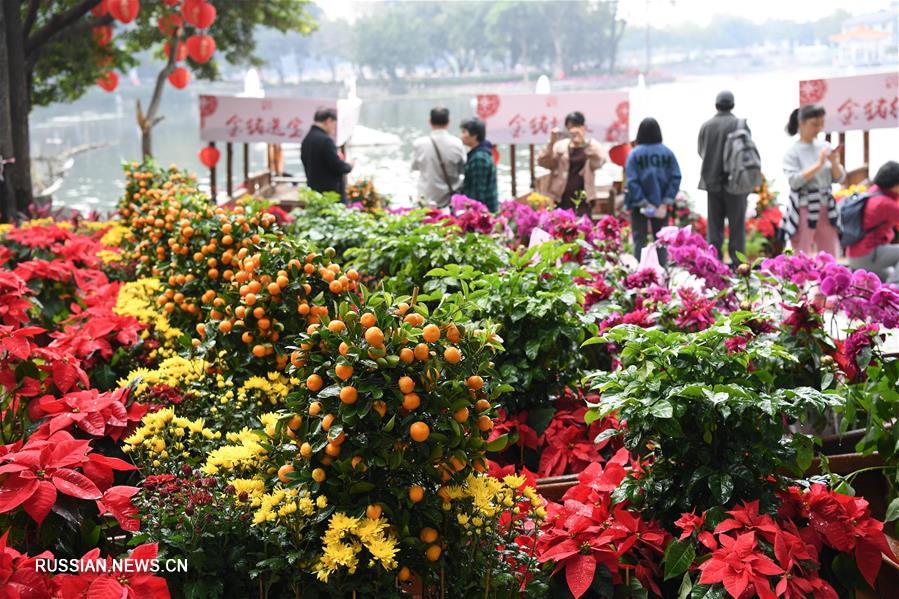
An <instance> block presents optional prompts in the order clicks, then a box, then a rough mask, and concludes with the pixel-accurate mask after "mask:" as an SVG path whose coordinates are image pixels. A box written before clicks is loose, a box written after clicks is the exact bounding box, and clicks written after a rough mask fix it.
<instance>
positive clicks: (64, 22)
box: [25, 0, 100, 56]
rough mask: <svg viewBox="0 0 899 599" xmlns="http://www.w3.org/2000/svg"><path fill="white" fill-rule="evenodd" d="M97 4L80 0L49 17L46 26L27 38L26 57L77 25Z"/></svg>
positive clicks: (93, 0) (95, 1)
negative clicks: (67, 8)
mask: <svg viewBox="0 0 899 599" xmlns="http://www.w3.org/2000/svg"><path fill="white" fill-rule="evenodd" d="M98 4H100V0H82V2H79V3H78V4H76V5H75V6H73V7H72V8H70V9H69V10H67V11H65V12H62V13H57V14H55V15H53V16H52V17H50V20H49V21H47V24H46V25H44V26H43V27H41V28H40V29H38V30H37V31H36V32H34V35H29V36H28V39H27V40H26V42H25V54H26V56H30V55H31V54H32V53H34V52H36V51H37V50H39V49H40V48H41V47H42V46H43V45H44V44H46V43H47V42H49V41H50V40H51V39H53V38H54V37H55V36H56V35H57V34H59V33H60V32H61V31H64V30H65V29H67V28H68V27H71V26H72V25H73V24H75V23H77V22H78V20H79V19H81V18H82V17H84V15H86V14H87V13H88V12H90V10H91V9H92V8H94V7H95V6H97V5H98Z"/></svg>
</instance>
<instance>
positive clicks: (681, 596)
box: [677, 572, 693, 599]
mask: <svg viewBox="0 0 899 599" xmlns="http://www.w3.org/2000/svg"><path fill="white" fill-rule="evenodd" d="M692 591H693V580H692V579H691V578H690V573H689V572H687V573H686V574H684V579H683V580H681V583H680V589H678V591H677V599H688V597H690V593H691V592H692Z"/></svg>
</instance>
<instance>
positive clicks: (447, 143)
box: [412, 129, 466, 206]
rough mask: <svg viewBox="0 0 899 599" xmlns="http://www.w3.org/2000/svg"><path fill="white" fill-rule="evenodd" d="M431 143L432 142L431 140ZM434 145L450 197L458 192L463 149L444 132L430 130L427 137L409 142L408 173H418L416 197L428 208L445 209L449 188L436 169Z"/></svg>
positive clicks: (437, 165)
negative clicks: (444, 170) (414, 171)
mask: <svg viewBox="0 0 899 599" xmlns="http://www.w3.org/2000/svg"><path fill="white" fill-rule="evenodd" d="M432 139H433V140H434V142H432V141H431V140H432ZM434 143H436V144H437V147H438V148H439V149H440V157H441V158H442V159H443V166H444V167H445V168H446V174H447V176H448V177H449V179H450V182H451V183H452V185H453V190H452V193H459V191H460V190H461V189H462V175H463V174H464V172H465V156H466V154H465V147H464V146H463V145H462V140H461V139H459V138H458V137H456V136H454V135H450V133H449V131H447V130H446V129H433V130H432V131H431V134H430V135H428V136H425V137H419V138H418V139H416V140H415V142H413V158H412V170H417V171H421V174H420V175H419V177H418V195H419V197H423V198H424V199H425V200H426V201H427V202H428V203H429V204H430V205H432V206H445V205H446V204H448V203H449V200H450V195H451V192H450V188H449V186H448V185H447V184H446V177H444V176H443V169H441V168H440V161H439V160H438V159H437V152H435V151H434Z"/></svg>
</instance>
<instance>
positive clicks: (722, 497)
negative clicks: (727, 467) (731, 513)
mask: <svg viewBox="0 0 899 599" xmlns="http://www.w3.org/2000/svg"><path fill="white" fill-rule="evenodd" d="M709 491H711V492H712V496H713V497H714V498H715V500H716V501H717V502H718V503H721V504H724V503H727V502H728V501H730V498H731V495H733V492H734V481H733V479H732V478H731V477H730V475H729V474H722V473H720V472H715V473H714V474H710V475H709Z"/></svg>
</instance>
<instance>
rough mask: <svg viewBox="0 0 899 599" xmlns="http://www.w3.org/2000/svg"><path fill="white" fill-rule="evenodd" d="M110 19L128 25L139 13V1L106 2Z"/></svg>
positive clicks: (113, 0)
mask: <svg viewBox="0 0 899 599" xmlns="http://www.w3.org/2000/svg"><path fill="white" fill-rule="evenodd" d="M106 6H107V8H108V9H109V14H110V15H112V18H113V19H115V20H116V21H119V22H121V23H130V22H131V21H133V20H134V19H135V18H136V17H137V13H139V12H140V0H106Z"/></svg>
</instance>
